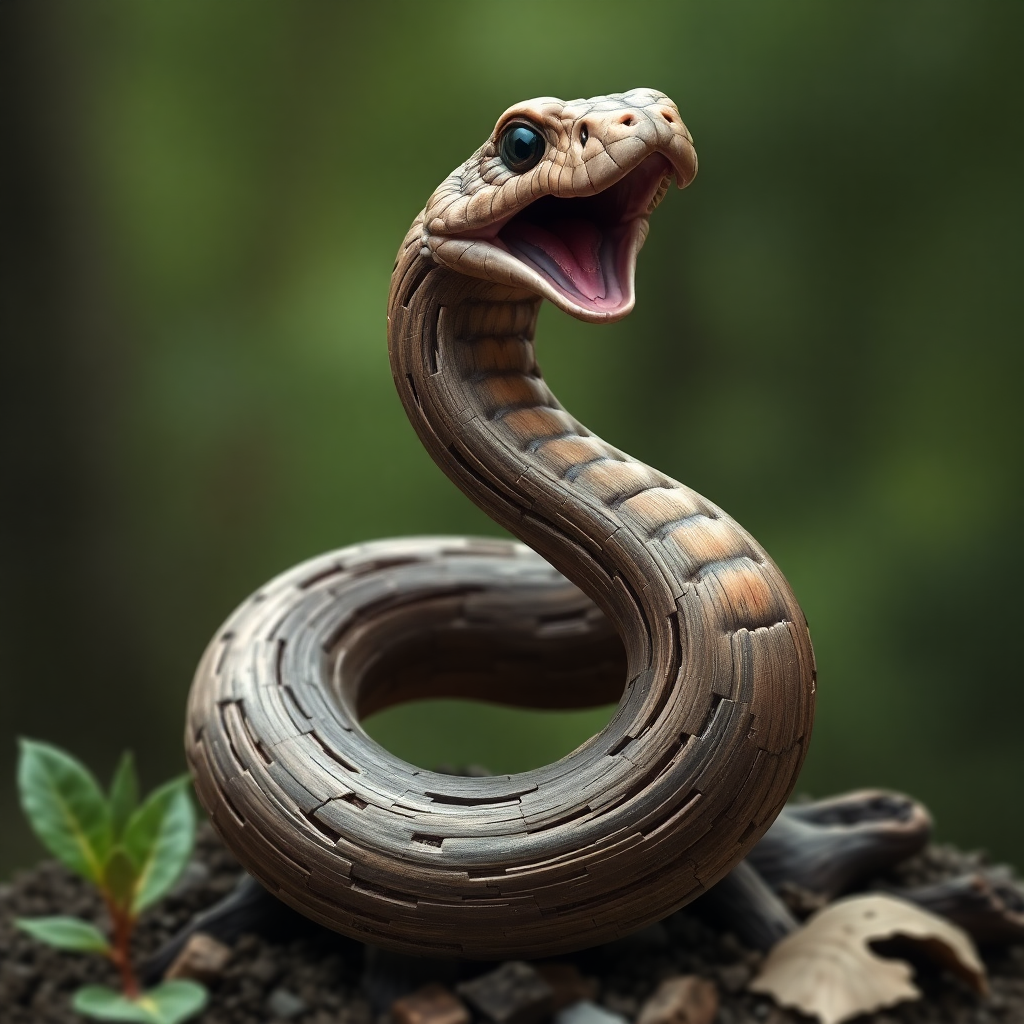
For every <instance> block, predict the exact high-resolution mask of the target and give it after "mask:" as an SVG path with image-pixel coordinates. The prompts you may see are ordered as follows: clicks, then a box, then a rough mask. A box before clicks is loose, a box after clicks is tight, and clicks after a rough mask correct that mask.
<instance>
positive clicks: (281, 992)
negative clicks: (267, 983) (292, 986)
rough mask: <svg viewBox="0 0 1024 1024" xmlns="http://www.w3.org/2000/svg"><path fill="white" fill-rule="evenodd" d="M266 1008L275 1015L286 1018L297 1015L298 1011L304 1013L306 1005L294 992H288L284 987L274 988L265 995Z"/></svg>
mask: <svg viewBox="0 0 1024 1024" xmlns="http://www.w3.org/2000/svg"><path fill="white" fill-rule="evenodd" d="M267 1009H268V1010H269V1011H270V1012H271V1014H273V1015H274V1016H275V1017H283V1018H284V1019H285V1020H288V1019H289V1018H291V1017H298V1015H299V1014H300V1013H305V1012H306V1010H307V1009H308V1007H307V1006H306V1004H305V1003H304V1002H303V1001H302V1000H301V999H300V998H299V997H298V996H297V995H296V994H295V993H294V992H290V991H289V990H288V989H286V988H275V989H274V991H273V992H271V993H270V995H269V996H267Z"/></svg>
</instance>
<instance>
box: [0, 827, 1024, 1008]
mask: <svg viewBox="0 0 1024 1024" xmlns="http://www.w3.org/2000/svg"><path fill="white" fill-rule="evenodd" d="M979 863H980V858H979V855H977V854H966V853H962V852H960V851H957V850H954V849H952V848H949V847H930V848H929V849H928V850H926V851H925V853H923V854H922V855H920V856H918V857H915V858H912V859H911V860H909V861H907V862H906V863H905V864H904V865H902V866H901V867H900V869H899V870H898V872H897V873H896V875H895V876H893V877H892V878H890V879H886V880H885V881H889V882H895V883H896V884H903V885H913V884H920V883H923V882H927V881H935V880H939V879H943V878H947V877H952V876H954V875H958V874H962V873H964V872H966V871H970V870H972V869H974V868H976V867H977V866H978V864H979ZM239 874H240V872H239V868H238V865H237V864H236V863H235V861H234V860H233V858H232V857H231V855H230V854H228V853H227V852H226V850H224V848H223V847H222V846H221V845H220V843H219V841H218V840H217V839H216V837H215V836H214V835H213V833H212V832H211V831H210V830H209V829H208V828H207V829H204V830H203V831H202V832H201V834H200V839H199V843H198V846H197V853H196V858H195V860H194V861H193V863H192V864H191V865H190V867H189V869H188V871H187V872H186V875H185V876H184V878H183V879H182V881H181V882H180V883H179V885H178V887H177V888H176V890H175V892H174V893H173V894H172V895H171V896H169V897H167V898H166V899H165V900H164V901H163V902H162V903H161V904H160V905H159V906H158V907H156V908H154V909H153V910H151V911H149V912H148V913H147V914H145V915H144V917H143V919H142V921H141V922H140V926H139V929H138V936H137V943H136V948H137V952H138V960H139V962H140V963H141V962H143V961H144V960H145V959H146V957H148V956H149V955H151V954H152V953H153V952H155V951H156V950H157V949H158V948H159V947H160V946H161V945H162V944H163V943H164V942H166V941H167V940H168V939H169V938H170V937H171V936H172V935H173V934H174V933H175V932H176V931H177V930H178V929H179V928H181V927H183V926H184V925H185V924H186V923H187V922H188V921H189V920H190V919H191V918H192V916H193V915H195V914H196V913H197V912H199V911H201V910H203V909H206V908H207V907H209V906H210V905H211V904H213V903H215V902H216V901H217V900H218V899H220V898H221V897H222V896H224V895H225V894H226V893H227V892H228V891H229V890H231V888H232V887H233V886H234V884H235V882H236V881H237V880H238V877H239ZM800 898H801V894H800V893H794V894H793V896H792V900H791V902H792V904H793V905H794V907H798V905H799V901H800ZM48 914H73V915H76V916H80V917H83V918H86V919H87V920H91V921H94V922H96V923H97V924H99V925H100V926H101V927H102V926H103V925H104V916H103V910H102V906H101V904H100V902H99V900H98V899H97V898H96V897H95V896H94V895H93V893H92V891H91V890H90V888H89V887H88V886H87V885H86V884H85V883H84V882H83V881H81V880H80V879H78V878H77V877H75V876H73V875H71V874H69V873H68V872H67V871H65V870H64V869H63V868H62V867H60V866H59V865H57V864H55V863H52V862H47V863H44V864H42V865H40V866H39V867H38V868H36V869H34V870H32V871H28V872H25V873H23V874H21V875H19V876H17V877H16V878H15V879H14V880H13V882H11V883H10V884H6V885H0V1022H2V1024H72V1022H79V1024H80V1022H81V1021H82V1018H81V1017H79V1016H78V1015H77V1014H75V1013H74V1012H73V1011H72V1010H71V1009H70V1000H71V996H72V994H73V993H74V991H75V990H76V989H77V988H79V987H80V986H81V985H83V984H90V983H102V984H109V985H114V986H116V977H115V974H114V971H113V970H112V968H111V967H110V965H109V964H107V963H106V961H104V960H103V959H101V958H99V957H95V956H82V955H76V954H71V953H61V952H58V951H56V950H53V949H50V948H48V947H46V946H44V945H42V944H41V943H39V942H37V941H35V940H34V939H32V938H30V937H29V936H28V935H25V934H23V933H22V932H20V931H18V930H17V929H16V928H15V927H14V925H13V918H15V917H35V916H42V915H48ZM983 955H984V957H985V960H986V963H987V965H988V969H989V972H990V984H991V994H990V995H989V997H988V998H986V999H984V1000H981V999H979V998H977V997H976V996H974V995H973V994H972V993H971V992H969V991H968V990H967V989H966V987H964V986H963V985H962V984H961V983H960V982H959V981H957V980H956V979H955V978H953V977H951V976H950V975H948V974H943V973H940V972H939V971H937V970H929V969H928V968H927V967H922V968H921V969H920V971H919V974H918V977H917V983H918V985H919V986H920V987H921V988H923V990H924V991H925V993H926V998H925V999H924V1000H923V1001H920V1002H916V1003H905V1004H903V1005H901V1006H899V1007H897V1008H895V1009H892V1010H888V1011H886V1012H885V1013H880V1014H877V1015H874V1016H870V1017H861V1018H859V1019H858V1022H857V1024H1024V945H1018V946H1013V947H1008V948H1003V949H993V950H983ZM409 959H410V958H402V957H392V956H388V955H381V954H380V953H379V951H370V952H369V953H368V951H367V947H364V946H361V945H360V944H358V943H355V942H353V941H351V940H348V939H344V938H342V937H340V936H336V935H334V934H333V933H330V932H326V931H323V930H321V929H316V928H315V927H313V926H309V925H307V924H305V923H304V922H302V921H301V920H300V919H298V918H297V916H296V919H295V921H294V925H293V927H292V928H290V929H289V928H275V929H274V936H273V937H272V938H267V937H262V936H257V935H243V936H242V937H241V938H240V939H239V940H238V941H237V942H236V943H235V945H234V949H233V955H232V959H231V961H230V963H229V964H228V966H227V968H226V970H225V972H224V975H223V977H222V978H221V979H220V981H219V982H217V983H216V984H215V985H214V986H212V988H211V997H210V1003H209V1006H208V1008H207V1009H206V1011H205V1012H204V1013H203V1014H202V1015H201V1016H200V1017H199V1018H198V1019H199V1021H201V1022H202V1024H276V1022H278V1021H284V1020H285V1019H287V1020H289V1021H291V1022H293V1024H390V1017H389V1014H388V1012H387V1006H388V1005H389V1001H390V999H391V998H394V997H395V996H397V995H401V994H403V993H404V992H405V991H408V990H409V989H410V988H413V987H416V986H418V985H420V984H423V983H424V981H425V980H426V979H425V978H424V977H423V966H425V965H423V964H421V965H420V967H418V968H417V967H416V963H415V962H413V964H412V965H410V964H409V962H408V961H409ZM564 959H565V960H568V961H571V962H573V963H575V964H576V965H577V966H578V967H579V969H580V970H581V971H582V972H583V973H584V974H586V975H588V976H591V977H593V978H595V979H597V984H598V992H599V995H598V997H597V1001H598V1002H600V1003H601V1004H602V1005H604V1006H605V1007H607V1008H608V1009H610V1010H613V1011H615V1012H616V1013H619V1014H621V1015H622V1016H624V1017H626V1018H628V1019H630V1020H633V1019H635V1017H636V1014H637V1011H638V1009H639V1007H640V1005H641V1004H642V1002H643V1001H644V1000H645V999H646V998H647V997H648V996H649V995H650V994H651V993H652V992H653V990H654V988H655V987H656V985H657V984H658V982H659V981H660V980H661V979H663V978H665V977H668V976H670V975H673V974H698V975H701V976H703V977H705V978H710V979H712V980H713V981H714V982H715V983H716V984H717V986H718V989H719V994H720V997H721V1009H720V1011H719V1016H718V1018H717V1020H718V1022H719V1024H755V1022H756V1024H790V1022H794V1024H795V1022H806V1021H807V1020H808V1019H807V1018H805V1017H802V1016H800V1015H799V1014H795V1013H792V1012H791V1011H784V1010H780V1009H778V1008H777V1007H775V1006H774V1004H773V1003H772V1002H771V1001H770V1000H769V999H766V998H763V997H760V996H754V995H751V994H749V993H747V992H744V991H743V987H744V985H745V984H746V982H747V981H748V980H749V978H750V977H751V976H752V974H753V972H754V971H755V970H756V968H757V966H758V964H759V963H760V962H761V959H762V957H761V954H759V953H756V952H753V951H751V950H748V949H744V948H743V947H742V946H741V945H740V944H739V943H738V942H737V941H736V939H735V938H734V937H733V936H732V935H730V934H720V933H717V932H715V931H713V930H711V929H709V928H708V927H707V926H706V925H704V924H702V923H701V922H700V921H698V920H697V919H696V918H695V917H693V916H691V915H689V914H687V913H686V911H682V912H681V913H678V914H675V915H673V916H672V917H671V918H669V919H667V920H666V921H664V922H663V923H662V924H660V925H656V926H654V927H652V928H649V929H647V930H645V931H644V932H641V933H639V934H638V935H636V936H633V937H631V938H629V939H625V940H621V941H619V942H615V943H611V944H610V945H607V946H601V947H598V948H596V949H592V950H587V951H585V952H583V953H578V954H574V955H572V956H568V957H565V958H564ZM494 967H495V965H494V964H478V963H467V964H463V965H448V967H446V968H442V967H439V968H438V973H439V974H441V975H443V976H442V977H441V979H440V980H442V981H444V982H445V983H448V984H451V983H452V982H453V981H454V980H455V979H456V976H457V977H461V978H463V979H464V978H467V977H472V976H474V975H476V974H480V973H483V972H486V971H490V970H493V969H494ZM282 1014H284V1015H287V1017H286V1016H282Z"/></svg>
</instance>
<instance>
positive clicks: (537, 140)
mask: <svg viewBox="0 0 1024 1024" xmlns="http://www.w3.org/2000/svg"><path fill="white" fill-rule="evenodd" d="M498 151H499V152H500V153H501V160H502V163H504V165H505V166H506V167H507V168H508V169H509V170H510V171H515V172H516V174H522V173H523V171H528V170H529V169H530V168H531V167H535V166H536V165H537V162H538V161H539V160H540V158H541V157H542V156H543V155H544V136H543V135H541V133H540V132H539V131H537V129H536V128H531V127H530V125H528V124H514V125H510V126H509V127H508V128H506V129H505V131H504V133H503V134H502V136H501V141H500V142H499V143H498Z"/></svg>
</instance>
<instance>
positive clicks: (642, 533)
mask: <svg viewBox="0 0 1024 1024" xmlns="http://www.w3.org/2000/svg"><path fill="white" fill-rule="evenodd" d="M421 238H422V232H421V226H420V222H419V221H417V222H416V223H414V224H413V226H412V228H411V229H410V231H409V234H408V235H407V236H406V240H405V243H404V245H403V248H402V250H401V251H400V253H399V258H398V261H397V263H396V266H395V270H394V274H393V277H392V287H391V296H390V302H389V317H388V327H389V330H388V336H389V346H390V352H391V365H392V372H393V374H394V378H395V383H396V385H397V388H398V392H399V395H400V396H401V399H402V402H403V404H404V406H405V409H406V412H407V414H408V416H409V419H410V421H411V422H412V424H413V427H414V428H415V430H416V432H417V433H418V435H419V437H420V439H421V440H422V441H423V443H424V445H425V446H426V447H427V449H428V451H429V452H430V453H431V455H432V456H433V458H434V459H435V461H436V462H437V463H438V464H439V465H440V466H441V468H442V469H443V470H444V471H445V472H446V473H447V474H448V476H449V477H450V478H451V479H452V480H453V481H455V483H456V484H457V485H458V486H459V487H460V488H461V489H462V490H463V491H464V492H465V493H466V494H467V495H468V496H469V497H470V498H471V499H472V500H473V501H475V502H476V503H477V504H478V505H479V506H480V507H481V508H483V509H484V511H486V512H487V513H488V514H489V515H490V516H491V517H492V518H493V519H494V520H495V521H496V522H498V523H500V524H501V525H502V526H504V527H505V528H506V529H508V530H509V531H510V532H511V533H513V534H514V535H515V536H517V537H518V538H519V539H521V540H522V541H524V542H525V543H527V544H529V545H530V546H531V547H532V548H534V549H535V550H536V551H538V552H539V553H540V554H541V555H543V556H544V557H545V558H546V559H547V560H548V561H549V562H550V563H551V564H552V565H554V566H555V567H556V568H557V569H558V570H559V571H560V572H562V573H563V574H564V575H565V576H566V577H568V578H569V579H570V580H572V581H573V582H574V583H575V584H576V585H577V586H579V587H580V589H581V590H583V591H584V592H585V593H586V594H588V595H589V596H590V597H591V598H592V599H593V600H594V601H595V602H596V603H597V604H598V605H599V606H600V607H601V608H602V610H603V611H604V612H605V613H606V614H607V615H608V616H609V617H610V618H611V620H612V621H613V623H614V624H615V626H616V628H617V629H618V632H619V635H620V636H621V637H622V638H623V640H624V643H625V645H626V655H627V661H628V680H627V684H626V693H625V695H624V697H623V700H624V701H626V702H629V701H632V700H638V701H640V702H641V704H646V703H647V701H648V699H650V700H655V699H656V698H655V697H654V695H655V694H661V696H660V698H657V699H658V700H660V702H661V703H660V704H659V706H654V705H653V704H652V705H651V706H648V707H644V708H643V713H641V714H640V715H639V718H640V719H641V720H644V721H646V722H648V723H649V724H651V725H653V724H654V720H655V719H657V718H658V717H659V716H660V712H661V711H662V710H664V702H665V701H668V700H670V699H671V697H672V695H673V693H674V694H675V695H676V696H678V697H680V698H682V703H683V704H684V705H688V706H689V707H690V710H691V712H692V715H691V716H690V717H689V719H688V720H687V721H686V722H685V723H682V724H684V726H685V730H686V731H687V732H690V731H693V730H696V731H698V732H699V730H700V729H701V728H703V727H704V726H705V725H706V724H707V720H708V715H710V714H711V712H712V710H713V707H714V702H715V700H716V696H715V694H716V690H717V692H718V695H719V696H722V695H725V694H728V693H733V692H734V690H735V686H736V681H735V678H733V677H734V676H735V671H734V669H733V667H732V666H731V665H730V664H728V662H730V661H732V660H734V656H733V654H732V653H730V651H728V650H726V651H723V649H722V647H721V644H722V642H723V641H724V642H725V644H726V647H727V648H728V645H729V644H731V642H732V640H731V638H732V637H733V636H735V635H736V634H737V633H738V632H739V631H741V630H745V631H748V632H749V631H753V630H757V629H761V628H764V627H775V626H778V625H780V624H787V625H793V624H796V632H797V633H798V634H800V637H801V639H800V640H799V641H797V643H798V646H800V647H801V648H803V649H804V651H803V653H804V654H805V655H806V657H807V659H808V663H809V661H810V658H811V655H810V647H809V643H807V642H806V640H805V639H804V638H805V637H806V626H805V622H804V618H803V615H802V613H801V611H800V609H799V606H798V605H797V603H796V600H795V598H794V597H793V595H792V593H791V591H790V590H789V587H788V584H787V583H786V581H785V579H784V578H783V577H782V575H781V573H779V571H778V569H777V568H776V567H775V566H774V564H773V563H772V562H771V560H770V559H769V558H768V556H767V555H766V554H765V552H764V550H763V549H762V548H761V547H760V546H759V545H758V544H757V542H756V541H755V540H754V539H753V538H752V537H751V536H750V535H749V534H748V533H747V532H746V531H745V530H743V529H742V528H741V527H740V526H739V525H738V524H736V523H735V522H734V521H733V520H732V519H730V518H729V517H728V516H727V515H725V513H723V512H722V511H721V509H719V508H717V507H716V506H714V505H712V504H711V503H710V502H708V501H707V500H706V499H704V498H703V497H701V496H700V495H699V494H697V493H696V492H694V491H692V490H691V489H690V488H688V487H685V486H684V485H682V484H680V483H678V482H677V481H675V480H672V479H670V478H669V477H667V476H665V475H664V474H662V473H660V472H658V471H657V470H655V469H652V468H651V467H649V466H647V465H645V464H644V463H642V462H640V461H638V460H636V459H633V458H631V457H630V456H628V455H626V454H624V453H622V452H621V451H619V450H617V449H616V448H613V447H612V446H611V445H609V444H607V443H606V442H604V441H602V440H601V439H600V438H599V437H596V436H594V435H593V434H592V433H591V432H590V431H588V430H587V429H586V428H585V427H584V426H583V425H582V424H580V423H579V422H578V421H577V420H576V419H574V418H573V417H572V416H571V415H570V414H569V413H568V412H566V410H565V409H564V408H563V407H562V406H561V404H560V403H559V402H558V400H557V399H556V398H555V396H554V394H553V393H552V392H551V390H550V389H549V388H548V387H547V385H546V384H545V383H544V380H543V378H542V377H541V374H540V370H539V369H538V366H537V362H536V358H535V354H534V345H533V337H534V330H535V326H536V321H537V312H538V308H539V305H540V300H539V299H538V298H536V297H535V296H533V295H532V294H530V293H528V292H524V291H519V290H515V289H512V288H503V287H501V286H498V285H495V284H492V283H489V282H484V281H480V280H477V279H474V278H469V277H466V276H464V275H460V274H457V273H455V272H453V271H451V270H449V269H447V268H445V267H442V266H438V265H437V264H435V263H434V262H433V261H432V259H431V258H430V256H429V254H427V252H426V250H425V249H424V248H423V246H422V242H421ZM801 660H803V659H801ZM719 662H721V664H719ZM716 673H718V674H720V675H723V679H722V680H721V682H720V683H716V682H715V677H716ZM726 675H728V676H729V677H730V678H729V679H728V681H727V680H726V679H725V678H724V676H726ZM675 678H678V688H677V687H675V686H672V685H669V686H667V687H666V686H664V685H659V684H661V683H664V681H665V680H666V679H668V680H671V679H675ZM697 678H699V679H701V680H702V683H701V686H700V688H699V693H698V692H697V691H696V690H694V689H693V688H692V685H691V684H692V683H693V682H694V680H695V679H697ZM620 693H621V691H620ZM619 696H620V694H602V695H595V703H597V702H598V700H599V699H601V700H604V699H609V700H614V699H617V698H618V697H619ZM638 710H639V709H638ZM673 717H674V716H673ZM679 724H680V722H679V721H678V720H676V723H675V726H674V727H678V725H679Z"/></svg>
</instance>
